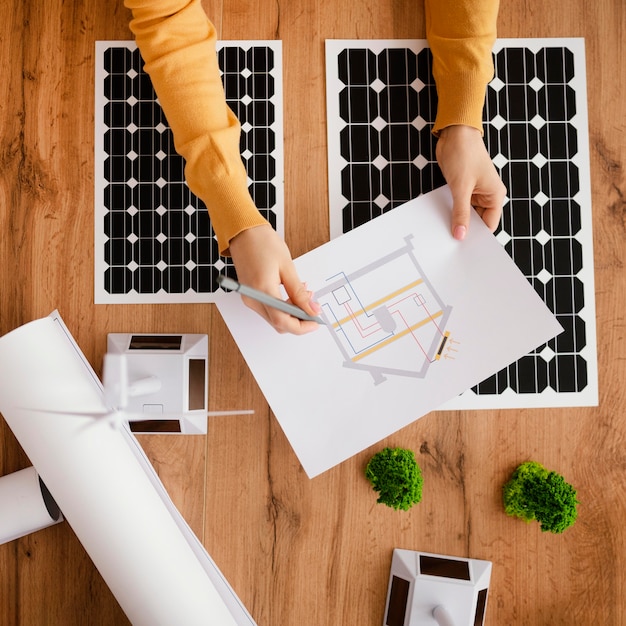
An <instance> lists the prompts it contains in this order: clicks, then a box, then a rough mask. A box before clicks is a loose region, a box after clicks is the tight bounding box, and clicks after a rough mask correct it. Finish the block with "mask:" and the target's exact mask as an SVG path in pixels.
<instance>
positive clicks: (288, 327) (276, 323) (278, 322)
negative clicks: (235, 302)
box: [241, 296, 319, 335]
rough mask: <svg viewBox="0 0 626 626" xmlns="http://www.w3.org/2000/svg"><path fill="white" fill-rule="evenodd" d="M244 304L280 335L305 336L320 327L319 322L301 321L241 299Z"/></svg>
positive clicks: (269, 307)
mask: <svg viewBox="0 0 626 626" xmlns="http://www.w3.org/2000/svg"><path fill="white" fill-rule="evenodd" d="M241 300H242V302H243V303H244V304H245V305H246V306H247V307H248V308H249V309H252V310H253V311H254V312H255V313H258V314H259V315H260V316H261V317H262V318H263V319H264V320H265V321H266V322H267V323H268V324H269V325H270V326H272V328H274V330H275V331H276V332H278V333H280V334H285V333H291V334H293V335H304V334H306V333H310V332H312V331H314V330H316V329H317V328H318V326H319V324H318V323H317V322H307V321H304V320H300V319H298V318H297V317H294V316H293V315H289V313H284V312H283V311H279V310H278V309H275V308H274V307H271V306H267V305H265V304H262V303H260V302H258V301H257V300H253V299H252V298H247V297H246V296H242V297H241Z"/></svg>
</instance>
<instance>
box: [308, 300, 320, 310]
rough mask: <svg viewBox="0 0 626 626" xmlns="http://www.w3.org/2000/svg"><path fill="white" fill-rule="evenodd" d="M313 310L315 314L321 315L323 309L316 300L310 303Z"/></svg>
mask: <svg viewBox="0 0 626 626" xmlns="http://www.w3.org/2000/svg"><path fill="white" fill-rule="evenodd" d="M309 303H310V305H311V308H312V309H313V310H314V311H315V313H320V312H321V310H322V307H321V306H320V305H319V304H318V303H317V302H315V300H311V301H310V302H309Z"/></svg>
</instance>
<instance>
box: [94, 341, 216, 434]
mask: <svg viewBox="0 0 626 626" xmlns="http://www.w3.org/2000/svg"><path fill="white" fill-rule="evenodd" d="M109 356H118V357H121V358H122V359H123V361H121V360H119V359H109V362H107V374H110V375H111V376H112V377H114V378H115V377H117V378H118V379H119V380H120V383H121V384H123V385H127V386H128V391H129V392H128V393H127V394H126V396H127V397H126V398H125V400H124V402H125V406H124V410H125V412H126V413H129V414H132V415H133V420H132V422H131V430H132V431H133V432H135V433H141V432H164V433H165V432H170V433H183V434H206V432H207V405H208V400H207V395H208V370H209V368H208V360H209V340H208V337H207V335H194V334H184V335H174V334H170V335H164V334H151V335H146V334H128V333H110V334H109V335H108V338H107V358H108V357H109ZM122 363H123V368H124V369H125V371H124V372H122V371H115V370H117V369H120V370H121V369H122V368H121V367H119V365H118V364H122ZM111 370H114V371H111ZM137 383H147V384H143V385H141V387H142V388H141V390H139V391H137V392H136V393H135V392H134V391H133V386H137ZM105 386H106V381H105ZM141 415H145V419H143V420H142V419H141Z"/></svg>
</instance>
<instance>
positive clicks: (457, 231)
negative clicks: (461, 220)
mask: <svg viewBox="0 0 626 626" xmlns="http://www.w3.org/2000/svg"><path fill="white" fill-rule="evenodd" d="M465 233H467V228H465V226H461V225H459V226H455V227H454V231H453V233H452V235H453V237H454V238H455V239H458V240H459V241H461V240H462V239H465Z"/></svg>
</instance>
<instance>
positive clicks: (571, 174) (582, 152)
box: [326, 39, 597, 408]
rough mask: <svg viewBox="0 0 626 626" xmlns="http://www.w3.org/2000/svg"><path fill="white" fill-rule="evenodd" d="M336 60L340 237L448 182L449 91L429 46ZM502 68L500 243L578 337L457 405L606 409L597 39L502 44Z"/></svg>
mask: <svg viewBox="0 0 626 626" xmlns="http://www.w3.org/2000/svg"><path fill="white" fill-rule="evenodd" d="M326 64H327V68H326V71H327V110H328V159H329V172H331V176H330V180H329V194H330V224H331V237H336V236H338V235H340V234H342V233H345V232H348V231H350V230H352V229H353V228H356V227H358V226H359V225H361V224H364V223H366V222H368V221H369V220H372V219H374V218H376V217H377V216H379V215H381V214H383V213H385V212H387V211H390V210H392V209H393V208H394V207H396V206H398V205H400V204H403V203H404V202H406V201H408V200H410V199H412V198H415V197H416V196H418V195H420V194H422V193H426V192H428V191H431V190H433V189H435V188H437V187H439V186H441V185H443V184H445V180H444V178H443V176H442V174H441V171H440V170H439V167H438V165H437V163H436V158H435V145H436V139H435V138H434V137H433V135H432V132H431V131H432V126H433V123H434V120H435V115H436V111H437V92H436V88H435V83H434V79H433V76H432V71H431V68H432V57H431V52H430V49H429V48H428V46H427V43H426V41H415V40H413V41H405V40H402V41H384V40H374V41H365V40H358V41H353V40H348V41H345V40H329V41H327V42H326ZM494 65H495V76H494V79H493V80H492V81H491V83H490V84H489V86H488V89H487V97H486V103H485V107H484V113H483V124H484V131H485V142H486V145H487V149H488V151H489V153H490V155H491V157H492V159H493V162H494V164H495V166H496V168H497V169H498V171H499V173H500V176H501V177H502V180H503V181H504V183H505V184H506V186H507V189H508V195H507V200H506V204H505V206H504V211H503V217H502V221H501V225H500V227H499V229H498V231H497V233H496V236H497V238H498V240H499V241H500V243H501V244H502V245H503V246H504V247H505V249H506V251H507V252H508V253H509V254H510V255H511V257H512V258H513V260H514V261H515V263H516V264H517V265H518V267H519V268H520V270H521V271H522V272H523V273H524V275H525V276H526V278H527V279H528V280H529V281H530V282H531V284H532V285H533V287H534V288H535V290H536V291H537V293H538V294H539V295H540V296H541V297H542V298H543V300H544V302H545V303H546V304H547V306H548V307H549V308H550V309H551V310H552V311H553V312H554V313H555V315H556V316H557V318H558V319H559V321H560V323H561V324H562V326H563V328H564V332H563V333H562V334H561V335H559V336H558V337H556V338H555V339H553V340H551V341H549V342H548V343H547V344H545V345H543V346H539V347H538V348H537V349H536V350H534V351H533V352H532V353H530V354H528V355H527V356H525V357H523V358H522V359H520V360H519V361H517V362H516V363H513V364H511V365H510V366H509V367H507V368H506V369H503V370H501V371H500V372H498V373H497V374H495V375H494V376H492V377H490V378H489V379H487V380H485V381H483V382H482V383H480V384H479V385H477V386H475V387H474V388H472V389H471V390H468V391H467V392H466V393H465V394H463V395H462V396H461V397H460V398H458V399H457V400H454V401H453V402H451V403H449V404H448V405H446V406H447V408H479V407H485V408H486V407H493V408H505V407H517V406H519V407H521V406H552V405H555V406H558V405H562V404H566V405H587V404H592V405H594V404H597V363H596V345H595V303H594V289H593V251H592V237H591V199H590V182H589V147H588V129H587V108H586V107H587V103H586V81H585V58H584V42H583V40H581V39H524V40H499V41H498V42H497V44H496V46H495V48H494ZM333 172H337V174H336V175H333V174H332V173H333ZM498 288H499V286H498V285H494V289H498ZM497 340H498V341H506V337H501V338H497Z"/></svg>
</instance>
